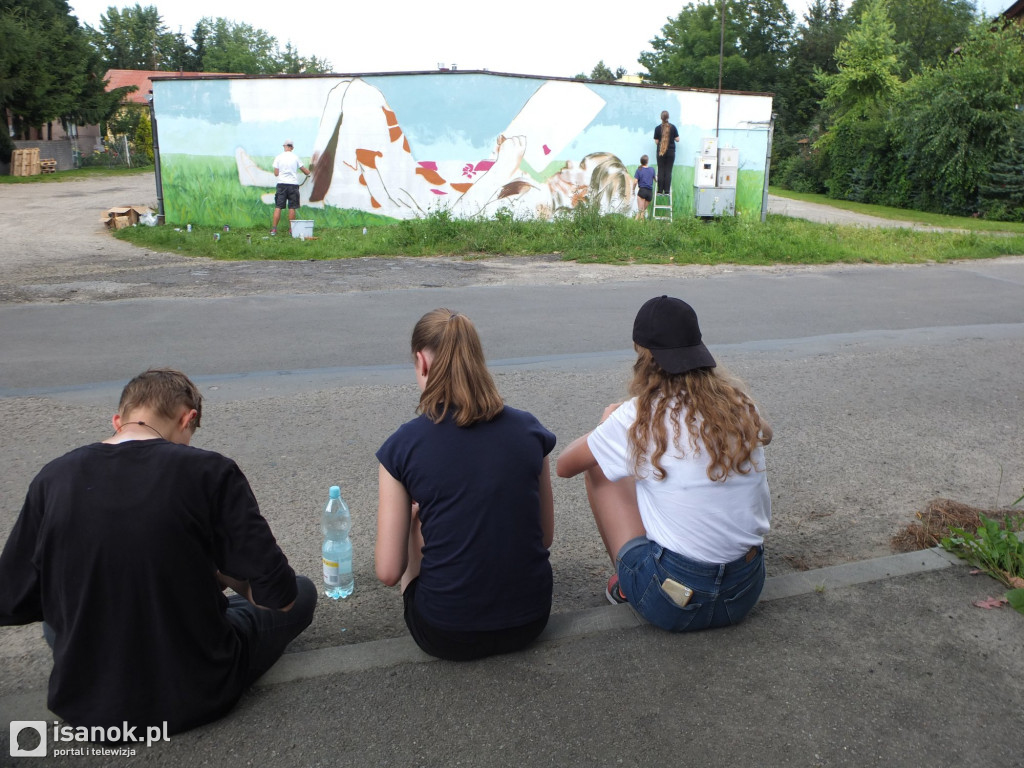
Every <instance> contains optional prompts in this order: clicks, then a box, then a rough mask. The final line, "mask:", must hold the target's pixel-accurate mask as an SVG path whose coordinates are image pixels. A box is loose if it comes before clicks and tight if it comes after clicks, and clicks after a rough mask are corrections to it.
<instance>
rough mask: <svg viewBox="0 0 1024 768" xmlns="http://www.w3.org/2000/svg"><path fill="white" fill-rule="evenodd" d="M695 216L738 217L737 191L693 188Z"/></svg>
mask: <svg viewBox="0 0 1024 768" xmlns="http://www.w3.org/2000/svg"><path fill="white" fill-rule="evenodd" d="M693 207H694V215H695V216H698V217H700V218H708V217H712V216H735V215H736V190H735V189H734V188H729V189H722V188H721V187H694V188H693Z"/></svg>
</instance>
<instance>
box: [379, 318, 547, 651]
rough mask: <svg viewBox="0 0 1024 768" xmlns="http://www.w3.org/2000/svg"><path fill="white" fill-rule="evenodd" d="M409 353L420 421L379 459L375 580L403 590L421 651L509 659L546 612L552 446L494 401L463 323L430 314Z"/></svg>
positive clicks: (525, 417) (542, 432)
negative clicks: (503, 655)
mask: <svg viewBox="0 0 1024 768" xmlns="http://www.w3.org/2000/svg"><path fill="white" fill-rule="evenodd" d="M412 354H413V361H414V364H415V369H416V381H417V383H418V384H419V387H420V391H421V393H422V394H421V396H420V402H419V408H418V411H419V414H420V415H419V417H418V418H415V419H413V420H412V421H409V422H407V423H405V424H403V425H402V426H401V427H399V429H398V430H397V431H396V432H395V433H394V434H393V435H391V437H389V438H388V439H387V441H385V443H384V445H383V446H381V448H380V450H379V451H377V458H378V460H379V461H380V470H379V501H378V506H377V545H376V569H377V578H379V579H380V580H381V581H382V582H384V583H385V584H387V585H388V586H393V585H395V584H398V583H401V587H402V594H403V597H404V601H405V621H406V624H407V625H408V627H409V631H410V633H411V634H412V637H413V639H414V640H415V641H416V643H417V645H419V646H420V648H422V649H423V650H424V651H426V652H427V653H429V654H431V655H433V656H437V657H440V658H444V659H451V660H456V661H457V660H465V659H474V658H480V657H483V656H490V655H492V654H496V653H506V652H509V651H514V650H518V649H520V648H522V647H524V646H526V645H527V644H529V643H530V642H532V641H533V640H534V639H535V638H536V637H537V636H538V635H539V634H540V633H541V631H542V630H543V629H544V627H545V625H546V624H547V620H548V614H549V613H550V611H551V565H550V563H549V562H548V548H549V547H550V546H551V540H552V538H553V536H554V502H553V500H552V494H551V476H550V468H549V463H548V454H549V453H550V452H551V450H552V449H553V448H554V446H555V436H554V435H553V434H552V433H551V432H549V431H548V430H547V429H545V428H544V427H543V426H541V424H540V422H539V421H537V419H536V418H534V417H533V416H532V415H530V414H529V413H526V412H525V411H520V410H516V409H514V408H509V407H508V406H506V405H505V404H504V403H503V401H502V399H501V396H500V395H499V394H498V390H497V387H496V386H495V385H494V381H493V379H492V378H491V375H490V373H489V372H488V370H487V366H486V363H485V361H484V354H483V348H482V346H481V344H480V337H479V336H478V335H477V332H476V329H475V328H474V327H473V324H472V323H471V322H470V320H469V318H468V317H466V316H465V315H462V314H460V313H458V312H453V311H451V310H449V309H435V310H433V311H431V312H428V313H427V314H426V315H424V316H423V317H422V318H421V319H420V321H419V322H418V323H417V324H416V327H415V328H414V329H413V335H412Z"/></svg>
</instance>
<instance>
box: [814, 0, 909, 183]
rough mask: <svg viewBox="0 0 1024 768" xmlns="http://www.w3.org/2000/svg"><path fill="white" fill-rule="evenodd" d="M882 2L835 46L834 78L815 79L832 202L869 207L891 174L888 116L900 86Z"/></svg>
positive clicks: (820, 76)
mask: <svg viewBox="0 0 1024 768" xmlns="http://www.w3.org/2000/svg"><path fill="white" fill-rule="evenodd" d="M886 2H887V0H871V3H870V5H868V7H867V8H866V9H865V11H864V15H863V16H862V17H861V21H860V23H859V24H858V25H857V26H856V27H854V28H853V29H852V30H851V31H850V33H849V34H848V35H847V36H846V38H845V39H844V40H843V41H842V42H841V43H840V44H839V47H838V48H837V49H836V53H835V59H836V69H837V71H836V73H835V74H828V73H825V72H819V73H817V74H816V76H815V79H816V80H817V81H818V83H819V84H820V85H821V87H822V88H823V89H824V92H825V97H824V99H822V102H821V105H822V107H823V108H824V110H825V112H826V114H827V116H828V120H829V121H830V123H831V124H830V126H829V130H828V132H827V133H825V134H824V135H823V136H822V137H821V138H820V139H819V140H818V142H817V144H816V147H817V149H818V150H819V151H824V152H826V153H827V154H828V156H829V157H828V159H829V177H828V180H827V181H826V186H827V187H828V192H829V194H830V195H831V196H832V197H837V198H846V199H854V200H861V201H864V202H871V201H873V199H874V198H873V196H874V193H875V192H876V191H877V184H878V183H880V182H883V183H884V182H887V181H888V179H889V178H890V177H891V174H892V173H893V172H894V168H893V160H894V154H893V152H892V145H891V136H890V134H889V132H888V115H889V108H890V106H891V104H892V102H893V100H894V99H895V97H896V95H897V94H898V93H899V91H900V88H901V85H902V83H901V81H900V79H899V76H898V75H897V74H896V73H897V72H898V71H899V69H900V60H899V55H898V47H897V45H896V41H895V39H894V38H893V23H892V22H891V21H890V20H889V16H888V14H887V13H886V6H885V3H886Z"/></svg>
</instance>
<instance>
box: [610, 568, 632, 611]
mask: <svg viewBox="0 0 1024 768" xmlns="http://www.w3.org/2000/svg"><path fill="white" fill-rule="evenodd" d="M604 596H605V597H607V598H608V602H609V603H614V604H618V603H628V602H629V600H627V599H626V596H625V595H624V594H622V590H621V589H619V574H617V573H616V574H613V575H612V577H611V578H610V579H608V586H607V587H606V588H605V590H604Z"/></svg>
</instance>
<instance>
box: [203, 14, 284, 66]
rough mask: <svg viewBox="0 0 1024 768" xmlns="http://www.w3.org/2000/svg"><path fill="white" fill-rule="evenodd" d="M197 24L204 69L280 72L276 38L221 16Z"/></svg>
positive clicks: (205, 19)
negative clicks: (200, 31) (201, 35)
mask: <svg viewBox="0 0 1024 768" xmlns="http://www.w3.org/2000/svg"><path fill="white" fill-rule="evenodd" d="M199 25H203V26H204V27H205V29H204V32H205V38H204V45H205V49H206V50H205V54H204V56H203V71H204V72H235V73H240V74H246V75H266V74H274V73H277V72H279V71H280V67H279V62H278V58H279V56H278V51H277V40H276V39H275V38H274V37H273V36H272V35H270V33H268V32H266V31H264V30H262V29H256V28H255V27H253V26H251V25H249V24H245V23H242V22H235V21H230V20H228V19H224V18H217V19H209V18H203V19H202V20H201V21H200V22H199ZM199 25H197V28H198V26H199Z"/></svg>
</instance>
